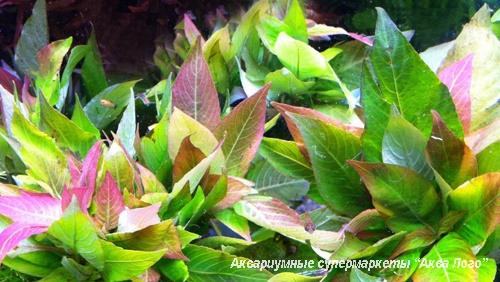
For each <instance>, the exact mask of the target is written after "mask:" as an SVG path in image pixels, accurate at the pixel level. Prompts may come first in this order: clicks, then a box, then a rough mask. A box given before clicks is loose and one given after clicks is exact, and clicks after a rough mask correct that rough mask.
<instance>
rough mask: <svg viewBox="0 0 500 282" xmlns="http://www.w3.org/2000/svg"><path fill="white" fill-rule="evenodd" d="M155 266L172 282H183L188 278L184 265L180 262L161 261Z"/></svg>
mask: <svg viewBox="0 0 500 282" xmlns="http://www.w3.org/2000/svg"><path fill="white" fill-rule="evenodd" d="M156 266H157V269H158V270H159V271H161V273H162V274H163V275H165V276H166V277H167V278H168V279H170V280H172V281H174V282H184V281H186V280H187V279H188V278H189V272H188V268H187V266H186V263H185V262H183V261H181V260H171V259H161V260H160V261H158V262H157V263H156Z"/></svg>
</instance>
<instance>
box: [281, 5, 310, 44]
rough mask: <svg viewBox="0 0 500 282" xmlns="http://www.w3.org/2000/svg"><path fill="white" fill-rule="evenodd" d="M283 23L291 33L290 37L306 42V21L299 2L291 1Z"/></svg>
mask: <svg viewBox="0 0 500 282" xmlns="http://www.w3.org/2000/svg"><path fill="white" fill-rule="evenodd" d="M283 22H284V23H285V24H286V25H287V26H288V27H289V28H290V30H291V31H293V32H292V34H290V36H293V37H294V38H295V39H297V40H300V41H302V42H305V43H307V42H308V38H307V37H308V35H307V25H306V19H305V17H304V11H302V8H301V6H300V4H299V1H297V0H292V5H291V6H290V8H289V9H288V12H287V13H286V15H285V18H284V19H283Z"/></svg>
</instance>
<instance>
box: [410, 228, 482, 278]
mask: <svg viewBox="0 0 500 282" xmlns="http://www.w3.org/2000/svg"><path fill="white" fill-rule="evenodd" d="M456 259H458V260H459V261H465V262H467V265H468V263H469V261H470V260H472V261H476V257H475V256H474V254H473V253H472V251H471V249H470V247H469V245H468V244H467V242H465V241H464V240H463V239H462V238H461V237H460V236H459V235H457V234H455V233H450V234H448V235H447V236H446V237H444V238H443V239H441V240H440V241H439V242H438V243H437V244H436V245H435V246H434V247H432V249H431V250H430V251H429V252H428V253H427V255H425V256H424V257H423V258H422V259H420V266H419V268H418V269H417V271H415V273H414V274H413V276H412V279H413V280H416V281H477V280H478V270H477V268H475V267H468V266H466V267H456V266H455V267H453V265H454V261H455V260H456ZM437 263H440V266H441V267H438V264H437ZM445 264H447V266H446V267H444V266H445ZM431 265H432V266H431ZM443 279H444V280H443Z"/></svg>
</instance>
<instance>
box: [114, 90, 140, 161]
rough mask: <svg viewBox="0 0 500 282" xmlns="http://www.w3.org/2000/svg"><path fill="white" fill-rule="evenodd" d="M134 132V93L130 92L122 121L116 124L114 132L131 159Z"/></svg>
mask: <svg viewBox="0 0 500 282" xmlns="http://www.w3.org/2000/svg"><path fill="white" fill-rule="evenodd" d="M135 132H136V121H135V99H134V91H133V90H131V91H130V94H129V101H128V105H127V108H126V109H125V111H124V112H123V116H122V119H121V120H120V123H119V124H118V130H117V131H116V136H118V138H120V141H121V142H122V144H123V146H124V147H125V149H126V150H127V152H128V153H129V154H130V155H131V156H132V157H133V156H135V149H134V140H135Z"/></svg>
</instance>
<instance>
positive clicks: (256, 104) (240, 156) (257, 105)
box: [214, 84, 270, 177]
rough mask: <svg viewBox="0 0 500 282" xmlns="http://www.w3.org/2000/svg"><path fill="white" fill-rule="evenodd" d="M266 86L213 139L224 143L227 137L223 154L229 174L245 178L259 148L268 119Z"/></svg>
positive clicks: (267, 88)
mask: <svg viewBox="0 0 500 282" xmlns="http://www.w3.org/2000/svg"><path fill="white" fill-rule="evenodd" d="M269 87H270V85H269V84H266V85H265V86H264V87H263V88H262V89H260V90H259V91H258V92H257V93H255V94H254V95H253V96H252V97H250V98H248V99H246V100H245V101H243V102H242V103H240V104H239V105H238V106H237V107H236V108H235V109H233V110H232V111H231V113H229V115H227V116H226V117H224V119H223V120H222V121H221V122H220V123H219V125H218V126H217V128H216V129H215V130H214V135H215V136H216V137H217V138H218V139H219V140H221V139H222V138H223V137H224V136H225V134H226V133H227V136H226V139H225V141H224V144H222V151H223V152H224V156H225V157H226V164H227V174H228V175H232V176H237V177H243V176H245V174H246V173H247V171H248V168H249V167H250V163H251V161H252V159H253V158H254V156H255V154H256V153H257V150H258V148H259V144H260V141H261V140H262V136H263V135H264V125H265V119H266V95H267V92H268V90H269Z"/></svg>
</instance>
